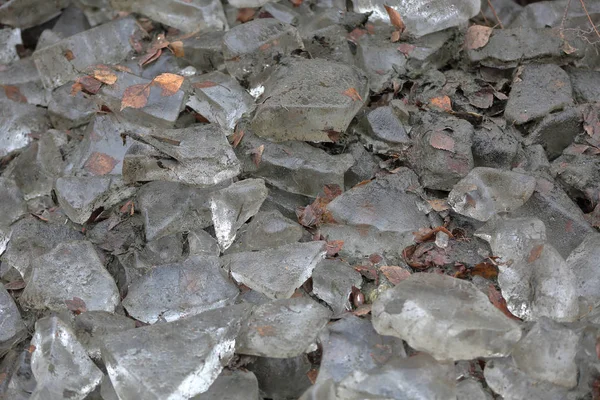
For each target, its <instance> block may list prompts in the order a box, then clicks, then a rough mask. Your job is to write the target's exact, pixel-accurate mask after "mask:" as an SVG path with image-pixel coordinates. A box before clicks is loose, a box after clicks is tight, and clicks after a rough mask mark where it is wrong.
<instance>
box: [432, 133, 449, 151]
mask: <svg viewBox="0 0 600 400" xmlns="http://www.w3.org/2000/svg"><path fill="white" fill-rule="evenodd" d="M429 144H430V145H431V146H432V147H434V148H436V149H440V150H446V151H449V152H452V153H454V139H452V137H451V136H449V135H446V134H445V133H443V132H440V131H435V132H433V133H432V134H431V137H430V138H429Z"/></svg>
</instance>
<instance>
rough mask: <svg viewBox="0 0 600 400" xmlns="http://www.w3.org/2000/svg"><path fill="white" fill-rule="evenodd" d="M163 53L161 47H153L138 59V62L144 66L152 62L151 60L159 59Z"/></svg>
mask: <svg viewBox="0 0 600 400" xmlns="http://www.w3.org/2000/svg"><path fill="white" fill-rule="evenodd" d="M161 54H162V50H161V49H151V50H150V52H149V53H148V54H146V55H145V56H143V57H142V58H140V60H139V61H138V64H139V66H140V67H141V66H144V65H146V64H150V63H151V62H153V61H156V60H158V58H159V57H160V55H161Z"/></svg>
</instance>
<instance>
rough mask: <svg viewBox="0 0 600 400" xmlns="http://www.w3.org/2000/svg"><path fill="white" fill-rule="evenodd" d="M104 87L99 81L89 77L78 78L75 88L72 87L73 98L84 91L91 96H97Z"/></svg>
mask: <svg viewBox="0 0 600 400" xmlns="http://www.w3.org/2000/svg"><path fill="white" fill-rule="evenodd" d="M100 87H102V82H100V81H99V80H98V79H96V78H94V77H91V76H89V75H85V76H82V77H80V78H77V80H76V81H75V83H74V84H73V86H71V96H74V95H75V94H77V93H78V92H80V91H84V92H86V93H89V94H96V93H98V91H99V90H100Z"/></svg>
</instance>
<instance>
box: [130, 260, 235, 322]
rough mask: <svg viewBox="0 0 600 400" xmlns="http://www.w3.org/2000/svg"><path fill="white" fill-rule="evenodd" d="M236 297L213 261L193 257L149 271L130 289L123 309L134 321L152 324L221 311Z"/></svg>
mask: <svg viewBox="0 0 600 400" xmlns="http://www.w3.org/2000/svg"><path fill="white" fill-rule="evenodd" d="M238 294H239V291H238V289H237V287H236V286H235V285H234V284H233V283H232V282H231V281H229V280H228V279H227V278H226V277H225V276H223V275H222V272H221V270H220V268H219V261H218V259H217V258H216V257H207V256H196V257H190V258H188V259H187V260H185V261H184V262H182V263H176V264H170V265H161V266H157V267H154V268H152V270H151V271H150V272H148V273H147V274H146V275H144V276H142V277H141V278H140V279H138V280H137V281H135V282H134V283H133V284H132V285H130V286H129V290H128V292H127V297H126V298H125V300H123V306H124V307H125V308H126V309H127V312H128V313H129V315H131V316H132V317H134V318H135V319H137V320H140V321H143V322H146V323H150V324H153V323H155V322H157V321H158V320H166V321H169V322H170V321H175V320H178V319H180V318H184V317H188V316H190V315H196V314H199V313H202V312H204V311H208V310H212V309H215V308H220V307H224V306H226V305H228V304H230V303H232V302H233V300H234V299H235V298H236V297H237V295H238Z"/></svg>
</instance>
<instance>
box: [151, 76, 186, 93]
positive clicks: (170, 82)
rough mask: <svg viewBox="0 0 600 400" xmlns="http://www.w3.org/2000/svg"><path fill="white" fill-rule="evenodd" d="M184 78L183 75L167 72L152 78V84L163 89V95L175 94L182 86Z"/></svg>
mask: <svg viewBox="0 0 600 400" xmlns="http://www.w3.org/2000/svg"><path fill="white" fill-rule="evenodd" d="M183 79H184V78H183V76H181V75H177V74H171V73H169V72H165V73H163V74H160V75H158V76H157V77H155V78H154V79H153V80H152V84H153V85H157V86H159V87H160V88H161V89H162V92H161V93H160V95H161V96H173V95H174V94H175V93H177V91H178V90H179V88H180V87H181V84H182V83H183Z"/></svg>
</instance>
